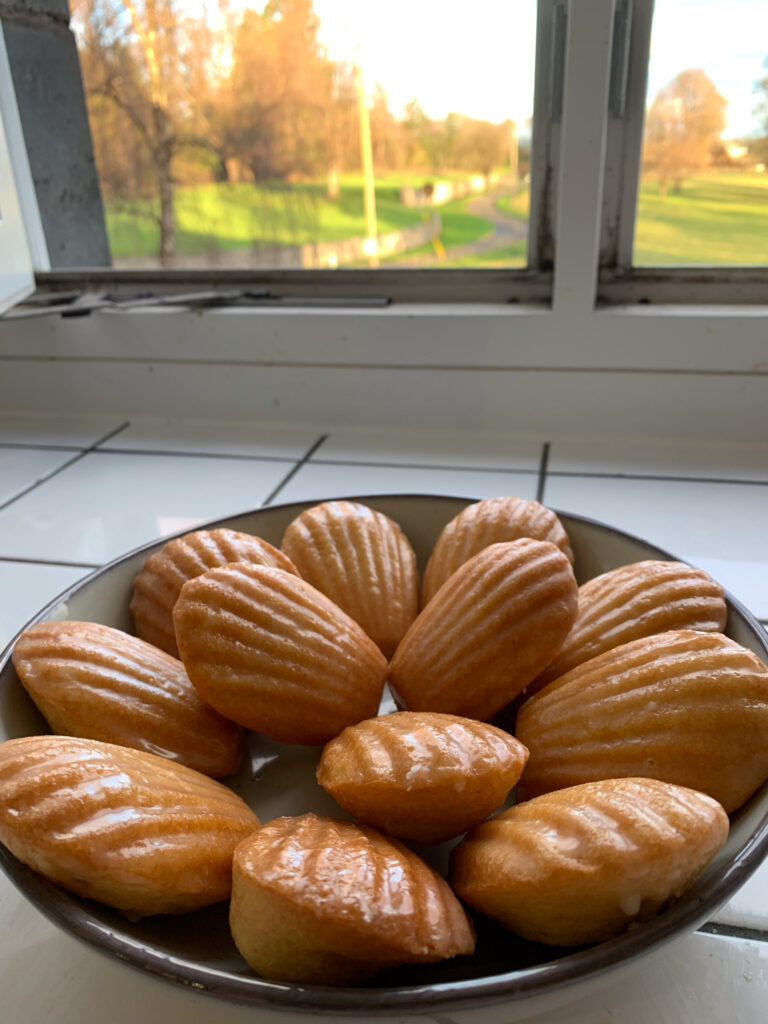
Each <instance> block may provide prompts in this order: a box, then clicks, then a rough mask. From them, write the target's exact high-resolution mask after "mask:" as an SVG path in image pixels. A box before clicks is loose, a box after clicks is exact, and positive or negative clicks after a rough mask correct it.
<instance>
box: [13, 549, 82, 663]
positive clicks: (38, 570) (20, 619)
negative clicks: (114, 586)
mask: <svg viewBox="0 0 768 1024" xmlns="http://www.w3.org/2000/svg"><path fill="white" fill-rule="evenodd" d="M89 572H91V570H90V569H87V568H84V567H83V568H81V567H79V566H78V567H75V566H65V565H43V564H39V563H30V562H2V561H0V650H2V649H3V648H4V647H5V646H6V645H7V644H8V643H10V641H11V640H12V639H13V637H14V636H15V635H16V634H17V633H18V632H19V630H20V629H22V628H23V627H24V626H25V625H26V624H27V622H29V620H30V619H31V618H32V616H33V615H36V614H37V612H39V611H40V609H41V608H43V607H44V606H45V605H47V604H48V602H49V601H52V600H53V599H54V598H55V597H57V596H58V595H59V594H60V593H61V592H62V591H63V590H66V589H67V587H69V586H71V585H72V584H73V583H77V581H78V580H79V579H82V578H83V577H84V576H87V575H88V573H89Z"/></svg>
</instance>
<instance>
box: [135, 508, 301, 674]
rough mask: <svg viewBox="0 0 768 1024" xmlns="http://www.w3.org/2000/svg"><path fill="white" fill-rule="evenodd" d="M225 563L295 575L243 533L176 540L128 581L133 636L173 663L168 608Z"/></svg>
mask: <svg viewBox="0 0 768 1024" xmlns="http://www.w3.org/2000/svg"><path fill="white" fill-rule="evenodd" d="M228 562H250V563H251V564H252V565H271V566H274V567H275V568H276V569H284V570H285V571H286V572H292V573H296V567H295V566H294V565H293V564H292V563H291V560H290V559H289V558H288V557H287V556H286V555H284V554H283V553H282V552H281V551H278V549H277V548H275V547H273V546H272V545H271V544H268V543H267V542H266V541H265V540H261V538H260V537H252V536H251V535H250V534H249V533H238V531H236V530H228V529H223V528H222V529H217V530H195V531H193V532H192V533H188V534H186V535H185V536H184V537H176V538H175V539H174V540H169V541H168V543H167V544H165V545H164V547H163V548H162V549H161V550H160V551H157V552H156V553H155V554H154V555H150V556H149V558H148V559H147V561H146V562H145V563H144V566H143V568H142V570H141V572H140V573H139V574H138V576H137V577H136V579H135V580H134V584H133V593H132V595H131V603H130V606H129V610H130V613H131V617H132V618H133V624H134V627H135V629H136V635H137V636H139V637H141V638H142V640H146V641H148V642H149V643H151V644H154V645H155V647H159V648H160V649H161V650H163V651H167V652H168V654H172V655H173V656H174V658H178V656H179V649H178V646H177V644H176V634H175V633H174V630H173V606H174V605H175V604H176V601H177V600H178V597H179V594H180V593H181V588H182V587H183V586H184V584H185V583H186V582H187V580H192V579H195V578H196V577H197V576H201V575H202V574H203V573H204V572H207V571H208V570H209V569H215V568H216V567H217V566H220V565H226V564H227V563H228Z"/></svg>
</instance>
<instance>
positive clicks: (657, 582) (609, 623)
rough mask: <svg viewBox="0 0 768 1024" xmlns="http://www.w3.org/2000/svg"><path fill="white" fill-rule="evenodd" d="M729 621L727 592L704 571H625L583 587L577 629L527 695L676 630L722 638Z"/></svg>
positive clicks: (643, 565) (644, 566) (674, 565)
mask: <svg viewBox="0 0 768 1024" xmlns="http://www.w3.org/2000/svg"><path fill="white" fill-rule="evenodd" d="M726 617H727V608H726V604H725V594H724V592H723V588H722V587H721V586H720V584H719V583H715V581H714V580H713V579H712V577H711V576H709V575H708V573H706V572H704V570H703V569H695V568H693V567H692V566H690V565H686V564H685V563H684V562H659V561H652V560H648V561H644V562H633V563H632V564H631V565H622V566H620V567H619V568H618V569H612V570H611V571H610V572H606V573H603V574H602V575H601V576H596V577H595V578H594V579H591V580H588V581H587V582H586V583H584V584H582V586H581V587H579V614H578V616H577V618H576V622H575V623H574V625H573V629H572V630H571V632H570V633H569V634H568V636H567V637H566V638H565V643H564V644H563V646H562V647H561V648H560V651H559V653H558V654H557V655H556V657H555V660H554V661H552V662H550V663H549V665H547V667H546V668H545V669H544V671H543V672H542V673H541V675H540V676H539V677H538V678H537V679H534V681H533V682H532V683H531V685H530V686H529V687H528V689H527V691H526V694H527V695H528V696H532V695H533V694H534V693H536V691H537V690H540V689H541V688H542V687H544V686H546V685H547V683H550V682H552V680H553V679H557V677H558V676H561V675H564V674H565V673H566V672H569V671H570V670H571V669H572V668H575V667H576V666H577V665H581V664H582V663H583V662H585V661H589V659H590V658H595V657H597V655H598V654H603V653H604V652H605V651H609V650H610V649H611V648H612V647H619V646H620V645H621V644H626V643H629V642H630V641H631V640H639V639H640V638H641V637H644V636H651V635H653V634H654V633H666V632H668V631H669V630H672V629H696V630H701V631H703V632H709V633H721V632H722V631H723V629H724V628H725V621H726Z"/></svg>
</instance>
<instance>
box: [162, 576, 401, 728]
mask: <svg viewBox="0 0 768 1024" xmlns="http://www.w3.org/2000/svg"><path fill="white" fill-rule="evenodd" d="M173 620H174V625H175V628H176V636H177V639H178V642H179V651H180V653H181V660H182V661H183V662H184V667H185V668H186V670H187V672H188V673H189V678H190V679H191V680H192V684H193V686H194V687H195V688H196V690H197V691H198V693H199V694H200V696H201V697H202V698H203V700H205V701H207V702H208V703H209V704H210V705H211V706H212V707H214V708H216V710H217V711H218V712H219V713H220V714H222V715H224V716H225V717H227V718H231V719H232V721H234V722H238V723H239V724H240V725H242V726H244V727H245V728H246V729H253V730H254V731H255V732H260V733H262V734H263V735H265V736H268V737H269V738H270V739H273V740H277V741H278V742H280V743H300V744H305V745H309V746H314V745H318V746H319V745H321V744H323V743H327V742H328V740H330V739H333V737H334V736H337V735H338V734H339V733H340V732H341V730H342V729H345V728H346V727H347V726H348V725H353V724H354V723H355V722H361V721H363V719H366V718H371V717H372V716H373V715H375V714H376V712H377V711H378V708H379V701H380V699H381V693H382V690H383V688H384V679H385V676H386V674H387V659H386V658H385V657H384V655H383V654H382V653H381V651H380V650H379V648H378V647H377V646H376V644H375V643H374V642H373V640H371V639H370V637H368V636H367V635H366V634H365V633H364V632H363V630H362V629H361V628H360V626H358V624H357V623H356V622H355V621H354V620H353V619H351V618H350V617H349V616H348V615H346V614H345V613H344V612H343V611H342V610H341V609H340V608H339V607H338V606H337V605H335V604H334V603H333V601H331V600H329V598H327V597H325V595H324V594H321V593H320V591H319V590H316V589H315V588H314V587H313V586H312V585H311V584H309V583H307V582H306V581H305V580H302V579H300V578H299V577H298V576H294V575H293V574H292V573H288V572H284V571H283V570H282V569H273V568H270V567H269V566H263V565H249V564H247V563H246V562H236V563H231V564H230V565H226V566H222V568H220V569H210V570H209V571H208V572H206V573H203V575H202V576H198V577H197V579H194V580H189V582H188V583H185V584H184V586H183V588H182V591H181V596H180V597H179V599H178V601H177V602H176V606H175V608H174V610H173Z"/></svg>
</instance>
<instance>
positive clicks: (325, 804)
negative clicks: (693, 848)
mask: <svg viewBox="0 0 768 1024" xmlns="http://www.w3.org/2000/svg"><path fill="white" fill-rule="evenodd" d="M356 500H359V501H362V502H364V503H365V504H368V505H370V506H372V507H373V508H376V509H378V510H380V511H381V512H384V513H385V514H386V515H389V516H391V517H392V518H393V519H394V520H395V521H396V522H398V523H399V524H400V526H401V527H402V528H403V530H404V531H405V533H406V535H407V536H408V537H409V539H410V541H411V543H412V544H413V546H414V548H415V550H416V553H417V556H418V559H419V564H420V568H421V569H423V568H424V566H425V564H426V560H427V558H428V556H429V553H430V551H431V549H432V546H433V544H434V542H435V540H436V539H437V536H438V534H439V533H440V530H441V529H442V527H443V526H444V525H445V524H446V523H447V522H448V521H449V520H450V519H452V518H453V517H454V516H455V515H456V514H457V513H458V512H459V511H460V510H461V509H462V508H463V507H464V506H465V505H467V504H469V501H468V499H465V498H453V497H442V496H441V497H434V496H419V495H406V496H377V497H361V498H358V499H356ZM310 504H313V502H303V503H298V504H292V505H283V506H275V507H270V508H263V509H258V510H256V511H254V512H248V513H244V514H241V515H236V516H233V517H231V518H228V519H224V520H219V521H217V522H216V523H209V524H206V526H207V527H209V528H210V527H212V526H228V527H230V528H232V529H236V530H242V531H245V532H249V533H253V534H256V535H258V536H260V537H262V538H264V539H265V540H267V541H269V542H270V543H272V544H274V545H279V544H280V541H281V539H282V535H283V532H284V530H285V528H286V526H287V525H288V523H289V522H290V521H291V520H292V519H293V518H294V517H295V516H296V515H298V513H299V512H300V511H301V510H302V509H304V508H306V507H308V506H309V505H310ZM560 516H561V519H562V521H563V524H564V526H565V528H566V530H567V532H568V535H569V537H570V540H571V544H572V547H573V550H574V554H575V570H576V575H577V578H578V580H579V582H580V583H581V582H584V581H585V580H587V579H590V578H591V577H593V576H596V575H598V574H599V573H602V572H605V571H607V570H608V569H612V568H615V567H616V566H619V565H623V564H626V563H629V562H636V561H639V560H641V559H647V558H662V559H671V558H674V556H673V555H671V554H669V553H668V552H664V551H661V550H660V549H658V548H656V547H654V546H653V545H651V544H648V543H646V542H644V541H642V540H639V539H637V538H636V537H632V536H630V535H628V534H626V533H623V532H621V531H620V530H617V529H614V528H613V527H611V526H607V525H605V524H602V523H598V522H595V521H592V520H588V519H584V518H581V517H578V516H572V515H566V514H562V513H561V514H560ZM166 539H167V538H166ZM163 543H165V541H158V542H156V543H153V544H149V545H147V546H145V547H142V548H139V549H137V550H135V551H132V552H130V553H129V554H127V555H125V556H124V557H122V558H119V559H117V560H116V561H114V562H112V563H110V564H109V565H107V566H105V567H104V568H103V569H100V570H98V571H96V572H94V573H93V574H92V575H90V576H89V577H87V578H86V579H85V580H83V581H81V582H80V583H78V584H76V585H75V586H73V587H71V588H70V589H69V590H67V591H65V592H64V593H63V594H62V595H61V596H60V597H58V598H57V599H56V600H55V601H53V602H51V604H49V605H48V606H47V607H45V608H44V609H43V610H42V611H41V612H40V613H39V614H38V615H37V616H36V617H35V618H34V620H32V621H33V622H39V621H45V620H51V619H76V620H89V621H94V622H100V623H104V624H107V625H111V626H115V627H117V628H119V629H125V630H128V631H129V632H130V631H132V628H131V622H130V619H129V615H128V602H129V597H130V593H131V588H132V583H133V579H134V577H135V576H136V574H137V572H138V571H139V569H140V568H141V566H142V565H143V563H144V561H145V559H146V558H147V557H148V556H149V555H150V554H151V553H152V552H153V551H156V550H158V549H159V548H160V547H162V544H163ZM29 625H31V623H29ZM726 632H727V633H728V635H729V636H731V637H733V638H734V639H735V640H737V641H738V642H739V643H741V644H743V645H744V646H746V647H749V648H751V649H752V650H753V651H755V652H756V653H757V654H758V656H759V657H761V658H762V659H763V660H764V661H767V662H768V646H767V645H766V634H765V633H764V632H763V630H762V628H761V627H760V625H759V624H758V623H757V621H756V620H755V619H754V618H753V617H752V616H751V615H750V614H749V612H748V611H747V610H746V609H745V608H743V607H742V606H741V605H740V604H739V603H738V602H737V601H735V600H733V599H732V598H730V597H729V599H728V626H727V629H726ZM12 646H13V645H12V644H11V645H10V646H9V648H8V649H7V650H6V651H5V652H4V654H3V657H2V660H1V661H0V740H5V739H9V738H12V737H16V736H24V735H32V734H36V733H41V732H48V731H49V730H48V728H47V727H46V725H45V723H44V721H43V719H42V718H41V717H40V715H39V714H38V712H37V710H36V709H35V707H34V705H33V704H32V702H31V700H30V699H29V697H28V696H27V694H26V692H25V691H24V689H23V688H22V686H21V684H20V682H19V680H18V678H17V677H16V674H15V671H14V669H13V665H12V662H11V659H10V652H11V648H12ZM318 756H319V749H317V748H305V747H289V746H282V745H280V744H278V743H274V742H271V741H269V740H266V739H264V738H263V737H259V736H256V735H252V736H251V738H250V747H249V751H248V756H247V757H246V761H245V765H244V767H243V768H242V769H241V770H240V772H238V774H237V775H235V776H232V777H231V778H230V779H228V780H225V781H226V782H227V784H229V785H231V786H232V788H233V789H235V790H236V791H237V792H238V793H240V795H242V796H243V797H244V798H245V799H246V800H247V801H248V802H249V803H250V804H251V806H252V807H253V808H254V810H255V811H256V813H257V814H258V816H259V818H260V819H261V820H262V821H266V820H269V819H270V818H273V817H276V816H278V815H282V814H301V813H304V812H306V811H309V810H313V811H315V812H316V813H321V814H322V813H329V814H333V815H337V816H345V815H343V812H341V811H340V809H339V807H338V806H337V805H336V804H335V803H334V802H333V801H332V800H331V798H330V797H329V796H327V795H326V794H325V793H324V792H323V791H322V790H321V789H320V788H319V787H318V786H317V784H316V783H315V780H314V768H315V764H316V761H317V758H318ZM422 852H424V851H422ZM767 852H768V784H767V785H766V786H763V788H762V789H761V790H760V791H759V792H758V793H757V794H755V796H754V797H753V798H752V799H751V800H750V801H749V803H748V804H747V805H746V806H745V807H743V808H742V809H741V810H740V811H739V812H738V813H737V814H736V815H734V816H733V819H732V829H731V833H730V837H729V839H728V842H727V844H726V846H725V847H724V848H723V850H722V851H721V852H720V853H719V854H718V856H717V857H716V859H715V860H714V861H713V862H712V863H711V864H710V866H709V868H708V870H707V871H706V873H705V874H704V875H703V876H702V877H701V878H700V880H699V881H698V882H697V884H696V885H695V886H694V888H693V889H691V890H690V891H689V892H687V893H686V894H685V895H684V896H683V897H682V898H681V899H679V900H678V901H677V902H676V903H675V904H674V905H673V906H672V907H670V908H669V909H668V910H666V911H665V912H663V913H661V914H660V915H658V916H657V917H656V918H654V919H653V920H651V921H649V922H647V923H645V924H642V925H640V926H637V927H634V928H631V929H630V930H629V931H627V932H626V933H625V934H624V935H621V936H620V937H619V938H616V939H613V940H611V941H609V942H605V943H602V944H601V945H598V946H593V947H590V948H585V949H579V950H576V951H573V950H565V949H552V948H548V947H543V946H537V945H534V944H532V943H528V942H524V941H523V940H520V939H517V938H515V936H513V935H511V934H509V933H507V932H505V931H503V930H501V929H500V928H498V927H496V926H495V925H493V924H491V923H488V922H484V921H482V920H478V921H477V928H478V946H477V952H476V954H475V955H474V956H473V957H469V958H458V959H456V960H452V961H447V962H445V963H442V964H437V965H433V966H428V967H407V968H401V969H398V970H392V971H389V972H387V973H385V974H382V975H380V976H379V977H378V978H377V979H376V980H375V982H373V983H371V984H370V985H368V986H364V987H356V988H335V987H321V986H317V987H309V986H297V985H286V984H276V983H273V982H269V981H265V980H263V979H261V978H260V977H258V976H257V975H256V974H254V973H253V972H252V971H251V970H250V969H249V968H248V966H247V965H246V964H245V962H244V961H243V960H242V959H241V958H240V956H239V955H238V953H237V950H236V949H235V947H234V944H233V942H232V939H231V937H230V934H229V929H228V925H227V904H219V905H217V906H215V907H211V908H208V909H206V910H203V911H198V912H196V913H193V914H186V915H183V916H180V917H158V918H145V919H144V920H141V921H138V922H131V921H128V920H126V918H125V917H123V916H122V915H121V914H119V913H118V912H116V911H112V910H110V908H108V907H106V906H102V905H100V904H97V903H92V902H89V901H87V900H82V899H78V898H76V897H74V896H71V895H69V894H68V893H66V892H64V891H63V890H61V889H59V888H57V887H56V886H54V885H51V884H50V883H48V882H47V881H46V880H45V879H44V878H42V877H41V876H40V875H38V874H36V873H35V872H33V871H31V870H29V869H28V868H27V867H25V866H24V865H23V864H21V863H20V862H19V861H18V860H16V859H15V858H14V857H13V856H12V855H11V854H10V853H9V852H8V851H7V850H6V849H5V847H3V846H2V845H0V863H1V864H2V866H3V868H4V869H5V871H6V872H7V873H8V875H9V876H10V878H11V879H12V881H13V882H14V883H15V885H16V886H17V887H18V888H19V889H20V890H21V891H22V893H24V895H25V896H26V897H27V898H28V899H29V900H30V901H31V902H32V903H33V904H34V905H35V906H36V907H37V908H38V909H39V910H41V911H42V912H43V913H44V914H46V915H47V916H48V917H49V918H51V919H52V920H53V921H54V922H55V923H56V924H58V925H60V926H61V927H62V928H64V929H65V930H66V931H67V932H69V933H70V934H72V935H74V936H76V937H77V938H79V939H82V940H84V941H85V942H87V943H90V944H91V945H92V946H94V947H96V948H98V949H99V950H101V951H103V952H104V953H106V954H108V955H111V956H113V957H116V958H119V959H120V960H122V961H124V962H126V963H128V964H131V965H133V966H134V967H136V968H139V969H141V970H143V971H146V972H149V973H150V974H152V975H156V976H158V977H162V978H164V979H166V980H168V981H171V982H176V983H178V984H180V985H186V986H189V987H192V988H194V989H195V990H197V991H199V992H207V993H210V994H212V995H216V996H220V997H223V998H226V999H229V1000H235V1001H240V1002H244V1003H248V1004H251V1005H253V1006H260V1007H262V1008H263V1011H264V1012H267V1011H270V1010H274V1011H282V1012H283V1014H285V1013H286V1012H287V1013H288V1015H292V1016H302V1017H304V1016H306V1015H308V1014H318V1013H323V1014H326V1015H330V1016H339V1017H344V1018H346V1019H347V1020H349V1019H350V1018H355V1017H359V1018H360V1019H361V1020H362V1019H363V1018H364V1019H366V1020H370V1018H371V1017H376V1016H384V1017H386V1016H397V1017H399V1018H401V1019H402V1018H404V1017H406V1016H407V1017H417V1016H426V1015H428V1016H434V1015H438V1017H439V1019H450V1020H451V1021H456V1022H459V1024H463V1022H464V1021H467V1022H468V1021H469V1020H470V1019H471V1020H472V1022H473V1024H483V1021H486V1020H487V1021H493V1022H495V1021H501V1020H503V1021H504V1022H508V1021H512V1020H519V1019H521V1018H522V1017H525V1016H528V1015H529V1014H531V1013H533V1012H536V1013H538V1012H540V1011H543V1010H545V1009H548V1008H551V1007H553V1006H555V1005H558V1004H561V1003H563V1002H565V1001H566V1000H570V999H571V998H573V997H575V996H576V995H578V994H580V993H579V990H580V989H582V988H584V987H585V986H590V987H594V986H595V985H596V984H598V983H605V982H611V981H613V980H615V979H616V978H617V977H618V975H619V974H620V973H621V972H622V971H624V970H629V969H631V968H635V967H636V966H637V965H638V963H640V962H641V961H642V959H643V958H644V957H647V956H649V955H651V954H653V953H655V952H658V951H659V950H661V949H662V948H664V947H665V945H666V944H667V943H668V942H670V941H671V940H672V939H676V938H677V937H680V936H684V935H686V934H688V933H690V932H691V931H693V930H694V929H696V928H697V927H699V926H700V925H701V924H702V923H704V922H705V921H707V920H708V919H709V918H711V917H712V915H713V914H714V912H715V911H716V910H717V909H718V908H719V907H720V906H721V905H722V904H723V903H725V902H726V901H727V900H728V899H729V898H730V897H731V896H732V895H733V893H734V892H735V891H736V890H737V889H738V888H739V887H740V886H741V885H742V884H743V883H744V882H745V881H746V879H747V878H748V877H749V875H750V874H751V873H752V872H753V871H754V870H755V868H756V867H757V866H758V865H759V863H760V862H761V860H762V859H763V857H764V856H765V855H766V853H767ZM428 856H430V857H431V859H432V860H433V863H435V865H436V866H437V867H438V868H443V867H444V866H445V858H446V856H447V852H446V849H445V847H442V848H437V850H435V851H433V852H432V853H430V854H429V855H428ZM448 1015H449V1016H448Z"/></svg>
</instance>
